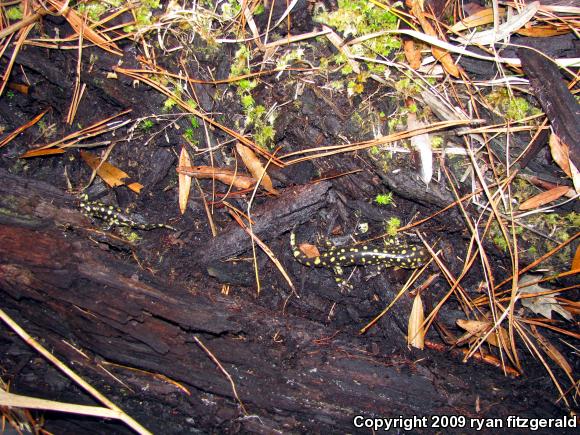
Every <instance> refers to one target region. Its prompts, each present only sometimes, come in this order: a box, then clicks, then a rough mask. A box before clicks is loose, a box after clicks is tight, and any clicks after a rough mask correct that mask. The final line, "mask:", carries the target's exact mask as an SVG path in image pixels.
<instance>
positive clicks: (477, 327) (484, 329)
mask: <svg viewBox="0 0 580 435" xmlns="http://www.w3.org/2000/svg"><path fill="white" fill-rule="evenodd" d="M457 325H458V326H460V327H461V328H463V329H465V330H466V331H467V332H468V334H467V336H468V337H477V338H481V337H483V336H485V335H487V333H488V332H489V331H490V329H491V328H493V323H491V322H487V321H481V320H464V319H457ZM497 331H498V329H497V328H496V330H495V331H493V332H491V333H490V334H489V335H487V338H486V341H487V342H488V343H489V344H491V345H492V346H495V347H499V343H498V340H497V339H498V336H497ZM499 333H500V334H501V336H502V340H501V341H502V342H503V343H509V334H508V332H507V331H506V330H505V328H502V327H501V326H500V327H499ZM458 341H465V338H464V337H461V338H460V339H459V340H458Z"/></svg>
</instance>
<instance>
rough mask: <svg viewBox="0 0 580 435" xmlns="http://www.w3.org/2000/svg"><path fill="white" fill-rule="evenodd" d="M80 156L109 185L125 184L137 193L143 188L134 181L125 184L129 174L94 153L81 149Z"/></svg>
mask: <svg viewBox="0 0 580 435" xmlns="http://www.w3.org/2000/svg"><path fill="white" fill-rule="evenodd" d="M81 157H82V159H83V160H84V161H85V163H86V164H87V165H89V166H90V167H91V168H92V169H93V170H94V171H96V172H97V175H98V176H99V177H101V178H102V179H103V181H104V182H105V183H107V184H108V185H109V186H110V187H117V186H124V185H126V186H127V187H128V188H129V189H131V190H132V191H133V192H135V193H139V192H140V191H141V189H143V185H142V184H139V183H137V182H136V181H133V182H130V183H129V184H127V183H126V182H125V179H126V178H129V175H128V174H127V173H126V172H123V171H122V170H121V169H119V168H117V167H116V166H113V165H111V164H110V163H108V162H103V161H102V160H101V159H100V158H99V157H97V156H95V155H94V154H91V153H89V152H88V151H81Z"/></svg>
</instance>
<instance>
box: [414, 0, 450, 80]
mask: <svg viewBox="0 0 580 435" xmlns="http://www.w3.org/2000/svg"><path fill="white" fill-rule="evenodd" d="M412 11H413V15H415V17H416V18H417V20H418V21H419V23H420V24H421V27H422V28H423V32H425V34H426V35H429V36H434V37H436V38H440V39H441V40H445V39H444V38H443V37H442V36H439V35H438V34H437V32H436V31H435V29H434V28H433V26H432V25H431V23H430V22H429V21H428V20H427V18H426V17H425V13H424V12H423V11H422V10H421V6H420V4H419V2H418V1H415V2H414V4H413V7H412ZM431 53H433V57H435V59H436V60H437V61H439V62H440V63H441V65H443V68H444V69H445V71H447V73H448V74H450V75H452V76H453V77H456V78H457V77H459V68H458V67H457V65H455V62H454V61H453V58H452V57H451V55H450V54H449V52H448V51H447V50H444V49H442V48H439V47H435V46H432V47H431Z"/></svg>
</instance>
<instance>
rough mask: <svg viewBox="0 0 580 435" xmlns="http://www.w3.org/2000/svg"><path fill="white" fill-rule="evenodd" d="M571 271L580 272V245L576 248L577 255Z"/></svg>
mask: <svg viewBox="0 0 580 435" xmlns="http://www.w3.org/2000/svg"><path fill="white" fill-rule="evenodd" d="M570 270H580V245H578V246H577V247H576V254H574V260H572V267H571V268H570Z"/></svg>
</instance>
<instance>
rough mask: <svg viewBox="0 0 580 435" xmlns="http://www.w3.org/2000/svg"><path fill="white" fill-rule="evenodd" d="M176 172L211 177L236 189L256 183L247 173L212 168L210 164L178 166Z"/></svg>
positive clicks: (197, 176)
mask: <svg viewBox="0 0 580 435" xmlns="http://www.w3.org/2000/svg"><path fill="white" fill-rule="evenodd" d="M177 172H178V173H179V174H185V175H190V176H192V177H195V178H212V179H215V180H218V181H221V182H222V183H224V184H228V185H230V186H234V187H237V188H238V189H249V188H251V187H252V186H254V185H255V184H256V180H254V178H252V177H251V176H249V175H247V174H240V173H236V172H235V171H232V170H231V169H221V168H214V167H212V166H179V167H178V168H177Z"/></svg>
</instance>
